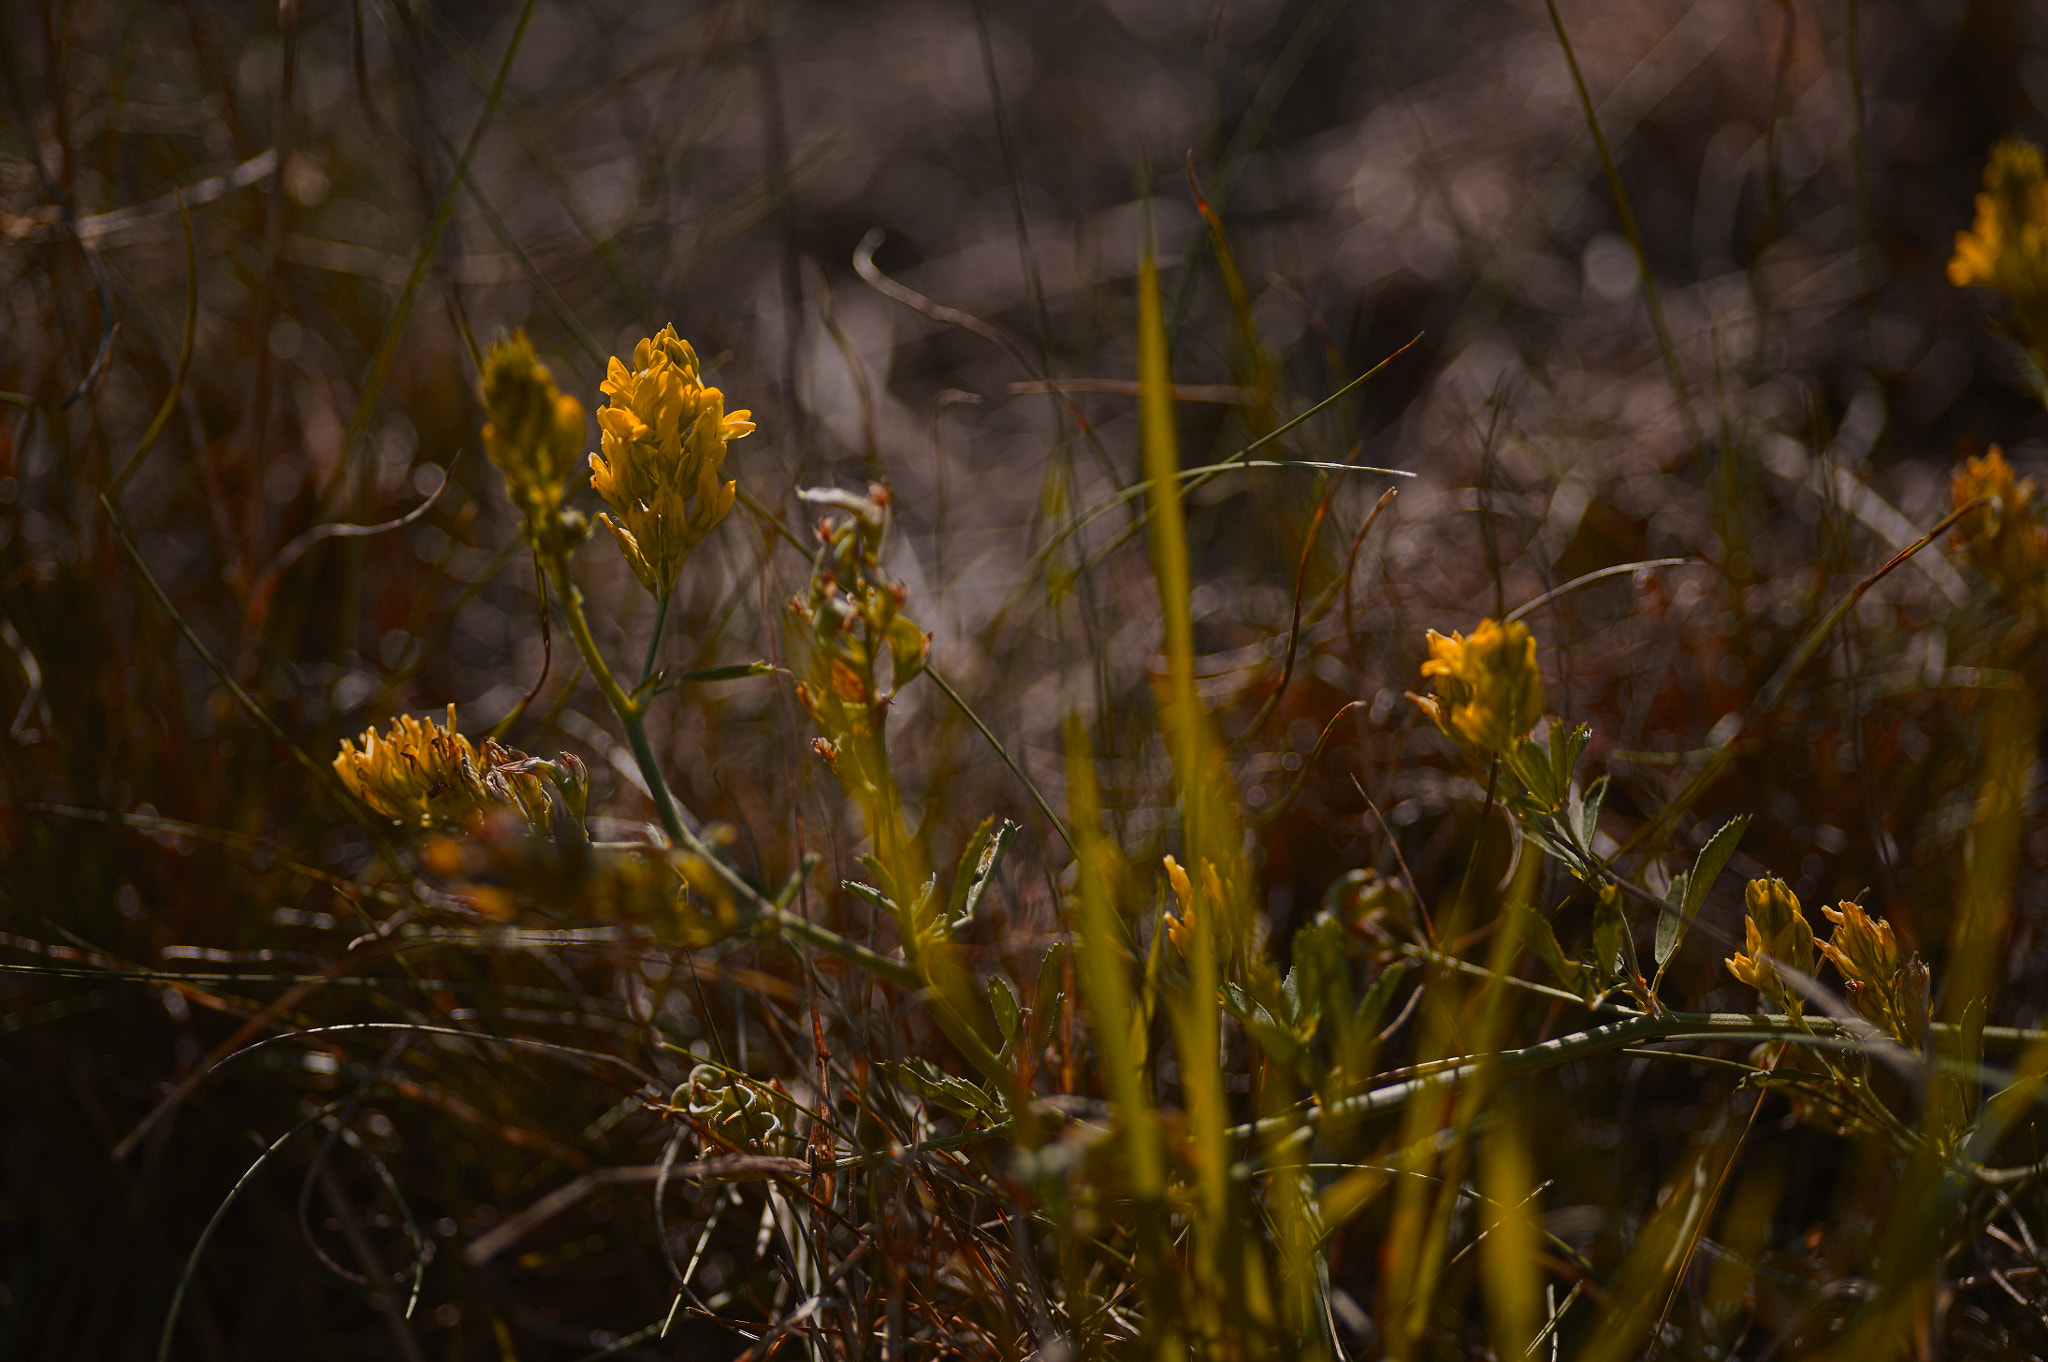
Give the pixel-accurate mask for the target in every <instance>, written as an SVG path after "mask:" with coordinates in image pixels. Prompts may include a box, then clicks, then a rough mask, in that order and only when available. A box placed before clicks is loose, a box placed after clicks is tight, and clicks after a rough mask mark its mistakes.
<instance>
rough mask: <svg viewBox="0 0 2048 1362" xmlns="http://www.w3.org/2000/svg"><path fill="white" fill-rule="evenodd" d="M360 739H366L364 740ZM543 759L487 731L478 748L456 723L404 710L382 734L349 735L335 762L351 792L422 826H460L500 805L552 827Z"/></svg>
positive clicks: (407, 822)
mask: <svg viewBox="0 0 2048 1362" xmlns="http://www.w3.org/2000/svg"><path fill="white" fill-rule="evenodd" d="M358 743H360V744H361V746H360V747H359V746H358V745H357V744H358ZM540 765H541V763H537V762H534V761H533V760H532V759H530V758H528V757H526V756H524V755H523V754H521V753H517V752H511V751H508V750H507V749H505V748H502V747H500V746H498V744H497V743H495V742H493V741H491V740H490V739H489V738H486V739H484V745H483V751H482V752H478V751H477V749H476V748H474V747H472V746H471V745H470V742H469V739H467V738H465V737H463V736H462V735H461V734H460V733H458V732H456V731H455V706H453V705H450V706H448V726H447V727H446V728H443V727H441V725H439V724H437V723H435V722H434V721H433V720H432V719H431V718H419V719H415V718H413V717H412V716H411V715H409V714H401V715H399V716H398V717H397V718H396V719H394V720H392V721H391V728H390V730H389V731H388V732H386V733H385V734H384V735H383V736H382V737H379V736H378V734H377V730H376V729H375V728H368V729H365V730H363V735H362V737H360V738H358V739H356V741H355V742H350V741H348V740H347V739H346V738H344V739H343V740H342V744H341V753H340V755H339V756H337V757H335V759H334V770H335V772H336V774H338V775H339V776H340V777H341V782H342V784H344V785H346V786H347V787H348V789H349V792H350V793H351V794H353V795H355V797H356V798H358V799H360V800H362V801H363V803H365V804H367V805H369V806H370V808H372V809H373V810H375V811H376V812H378V813H381V814H383V815H384V816H385V817H386V818H389V819H391V820H392V821H393V822H394V823H402V824H404V825H406V826H407V827H415V828H459V827H461V826H463V825H464V824H465V823H467V822H469V821H470V820H471V819H473V818H476V817H481V816H483V815H485V814H489V813H491V812H493V811H495V810H501V809H502V810H507V811H510V812H513V813H516V814H518V815H519V816H520V817H522V818H524V819H525V820H526V821H527V823H528V824H530V825H532V826H535V827H546V826H547V821H548V792H547V787H546V785H544V784H543V783H542V782H541V778H540V777H539V776H538V775H536V774H535V769H536V768H537V767H539V766H540Z"/></svg>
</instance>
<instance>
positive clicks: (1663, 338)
mask: <svg viewBox="0 0 2048 1362" xmlns="http://www.w3.org/2000/svg"><path fill="white" fill-rule="evenodd" d="M1543 3H1544V5H1545V7H1546V8H1548V9H1549V11H1550V24H1551V27H1552V28H1554V29H1556V30H1557V43H1558V46H1559V47H1561V48H1563V49H1564V60H1565V65H1566V66H1567V67H1569V68H1570V69H1571V73H1572V87H1573V88H1574V89H1576V90H1577V91H1578V93H1579V109H1580V111H1581V112H1582V113H1583V114H1584V116H1585V119H1586V131H1587V132H1589V133H1591V134H1592V137H1593V149H1594V150H1595V151H1596V152H1597V153H1598V154H1599V156H1600V169H1601V170H1602V171H1604V172H1605V173H1606V175H1607V191H1608V193H1610V194H1612V195H1613V196H1614V211H1615V214H1616V216H1618V217H1619V218H1620V219H1621V230H1622V233H1623V234H1624V235H1626V236H1627V237H1628V245H1629V249H1630V250H1631V251H1633V252H1634V253H1635V258H1636V270H1637V273H1638V274H1639V275H1640V277H1641V281H1642V286H1643V303H1644V305H1645V306H1646V307H1647V308H1648V309H1649V312H1650V325H1651V327H1652V328H1653V329H1654V330H1655V331H1656V333H1657V349H1658V350H1659V351H1660V352H1661V353H1662V354H1663V356H1664V370H1665V373H1666V374H1668V375H1669V376H1670V379H1671V392H1672V396H1673V397H1675V398H1676V399H1677V401H1678V421H1679V425H1680V426H1681V428H1682V429H1683V430H1684V431H1685V445H1686V448H1687V449H1689V450H1691V451H1693V452H1694V453H1695V454H1699V455H1703V454H1704V453H1705V450H1706V445H1705V444H1704V443H1703V441H1702V439H1701V436H1700V429H1699V422H1698V421H1697V420H1696V419H1695V418H1694V416H1693V410H1692V394H1691V393H1690V392H1689V391H1688V390H1687V388H1686V383H1685V370H1684V369H1683V368H1682V367H1681V366H1680V364H1679V362H1678V346H1677V345H1676V344H1675V343H1674V342H1673V341H1672V339H1671V326H1670V324H1669V323H1668V322H1666V321H1665V320H1664V304H1663V301H1662V300H1661V299H1660V298H1659V297H1658V294H1657V280H1656V277H1655V276H1654V275H1653V274H1652V273H1651V271H1650V252H1649V248H1648V247H1646V246H1645V245H1644V244H1643V231H1642V228H1640V227H1638V226H1637V225H1636V214H1635V209H1634V208H1633V207H1631V206H1630V204H1629V198H1628V190H1627V188H1626V187H1624V186H1623V184H1622V182H1621V168H1620V167H1619V166H1617V165H1615V163H1614V152H1613V151H1612V150H1611V149H1610V148H1609V147H1608V145H1607V134H1606V133H1605V132H1603V131H1601V128H1600V111H1599V110H1598V109H1596V108H1594V107H1593V96H1592V93H1591V92H1590V91H1588V90H1587V88H1586V77H1585V75H1584V74H1583V73H1582V72H1581V71H1580V70H1579V55H1578V53H1577V52H1575V51H1574V50H1573V49H1572V39H1571V34H1569V33H1567V32H1566V31H1565V27H1564V16H1563V15H1561V14H1559V13H1558V12H1557V0H1543Z"/></svg>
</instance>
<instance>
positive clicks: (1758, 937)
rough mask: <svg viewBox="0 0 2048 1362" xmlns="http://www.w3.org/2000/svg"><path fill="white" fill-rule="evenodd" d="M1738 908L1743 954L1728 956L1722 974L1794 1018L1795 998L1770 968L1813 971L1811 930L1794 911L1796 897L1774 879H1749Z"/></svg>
mask: <svg viewBox="0 0 2048 1362" xmlns="http://www.w3.org/2000/svg"><path fill="white" fill-rule="evenodd" d="M1743 904H1744V906H1745V907H1746V908H1747V909H1748V913H1747V915H1746V916H1745V917H1744V918H1743V921H1742V938H1743V950H1742V952H1741V953H1740V954H1737V955H1731V956H1730V957H1728V972H1729V973H1730V974H1732V975H1734V976H1735V977H1736V978H1737V979H1738V980H1740V981H1741V982H1742V983H1745V984H1748V985H1749V986H1750V987H1751V988H1753V989H1755V990H1756V991H1757V992H1759V993H1761V994H1763V995H1764V999H1765V1001H1767V1002H1769V1003H1771V1004H1772V1005H1773V1006H1775V1007H1777V1008H1778V1009H1779V1010H1780V1011H1782V1012H1786V1013H1790V1014H1793V1015H1797V1014H1799V1013H1800V1012H1802V1011H1803V1010H1804V1009H1803V1008H1802V1006H1801V1005H1800V1000H1799V994H1798V993H1797V992H1796V991H1794V989H1793V988H1792V986H1791V985H1790V984H1788V983H1787V982H1786V981H1785V979H1784V978H1783V977H1782V976H1781V975H1780V974H1779V973H1778V971H1777V969H1776V968H1775V966H1776V965H1786V966H1788V967H1790V968H1792V969H1795V970H1798V971H1799V972H1800V973H1801V974H1812V973H1813V967H1814V945H1813V928H1812V927H1810V926H1809V925H1807V921H1806V915H1805V914H1804V913H1803V912H1801V911H1800V909H1799V896H1798V895H1797V894H1794V893H1793V892H1792V890H1791V888H1790V887H1789V886H1787V885H1786V883H1785V882H1784V881H1783V880H1781V879H1778V878H1776V877H1775V876H1774V877H1772V878H1771V879H1768V880H1751V881H1750V882H1749V887H1748V888H1747V889H1745V890H1744V891H1743Z"/></svg>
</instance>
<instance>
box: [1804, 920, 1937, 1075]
mask: <svg viewBox="0 0 2048 1362" xmlns="http://www.w3.org/2000/svg"><path fill="white" fill-rule="evenodd" d="M1821 912H1822V913H1823V914H1825V915H1826V917H1827V919H1828V921H1829V922H1832V923H1834V924H1835V930H1834V939H1833V940H1832V941H1829V942H1828V943H1827V944H1825V945H1823V946H1822V947H1821V948H1820V953H1821V954H1822V955H1825V956H1826V957H1827V958H1828V959H1829V960H1831V961H1833V962H1834V966H1835V968H1836V969H1838V970H1840V971H1841V972H1842V978H1843V980H1844V984H1843V989H1842V991H1843V993H1844V994H1845V995H1846V996H1847V997H1848V999H1849V1006H1851V1007H1853V1008H1855V1009H1856V1011H1857V1013H1858V1015H1860V1016H1861V1017H1863V1019H1864V1020H1866V1021H1868V1022H1869V1023H1870V1024H1871V1025H1873V1026H1875V1027H1877V1028H1878V1029H1879V1030H1880V1031H1883V1032H1885V1033H1886V1034H1887V1035H1889V1036H1891V1038H1892V1039H1893V1040H1896V1041H1898V1042H1899V1043H1900V1044H1901V1045H1907V1046H1918V1045H1919V1044H1920V1042H1921V1040H1922V1039H1923V1038H1924V1037H1925V1034H1926V1030H1927V1022H1928V1013H1929V1006H1928V987H1927V985H1928V972H1927V966H1926V965H1924V964H1922V963H1921V961H1920V958H1919V957H1918V956H1915V957H1913V959H1911V960H1907V961H1901V960H1900V959H1899V943H1898V941H1897V940H1896V939H1895V938H1894V937H1893V936H1892V925H1891V923H1889V922H1886V921H1884V920H1883V919H1882V918H1873V917H1871V916H1870V915H1869V914H1868V913H1866V912H1864V911H1863V908H1862V906H1861V905H1860V904H1855V903H1850V902H1847V901H1846V900H1845V901H1844V902H1843V903H1842V906H1841V907H1839V908H1823V909H1821Z"/></svg>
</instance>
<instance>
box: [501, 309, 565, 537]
mask: <svg viewBox="0 0 2048 1362" xmlns="http://www.w3.org/2000/svg"><path fill="white" fill-rule="evenodd" d="M483 398H484V410H485V411H486V412H488V413H489V415H490V420H489V422H488V423H486V424H485V426H484V453H485V454H486V455H488V456H489V457H490V460H491V462H492V463H493V464H494V465H496V466H497V469H498V471H499V472H500V473H503V474H504V475H505V490H506V492H508V493H509V494H510V495H511V497H512V500H513V501H514V502H515V503H517V504H518V506H519V509H520V510H522V511H524V512H525V513H526V517H527V520H528V521H529V522H532V523H534V524H540V523H542V522H544V521H545V520H546V518H547V517H548V516H549V515H551V514H553V513H554V512H556V511H558V510H560V509H561V506H562V483H563V482H564V480H566V479H567V478H568V476H569V474H570V472H571V470H573V469H574V468H575V467H576V460H577V457H578V456H579V455H580V454H582V452H583V404H582V403H581V402H578V401H577V400H576V399H575V398H573V397H570V396H569V395H567V394H566V393H564V392H562V391H561V390H560V389H558V388H556V387H555V379H554V375H553V374H550V373H549V372H548V370H547V366H546V365H544V364H542V363H541V362H540V357H539V356H538V355H536V354H534V352H533V343H532V342H531V341H529V340H527V339H526V333H525V332H524V331H515V332H513V333H512V334H511V335H510V336H508V337H506V338H504V339H503V340H500V341H499V342H498V343H497V344H495V345H493V346H492V347H491V349H490V353H489V354H488V355H486V356H485V357H484V372H483Z"/></svg>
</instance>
